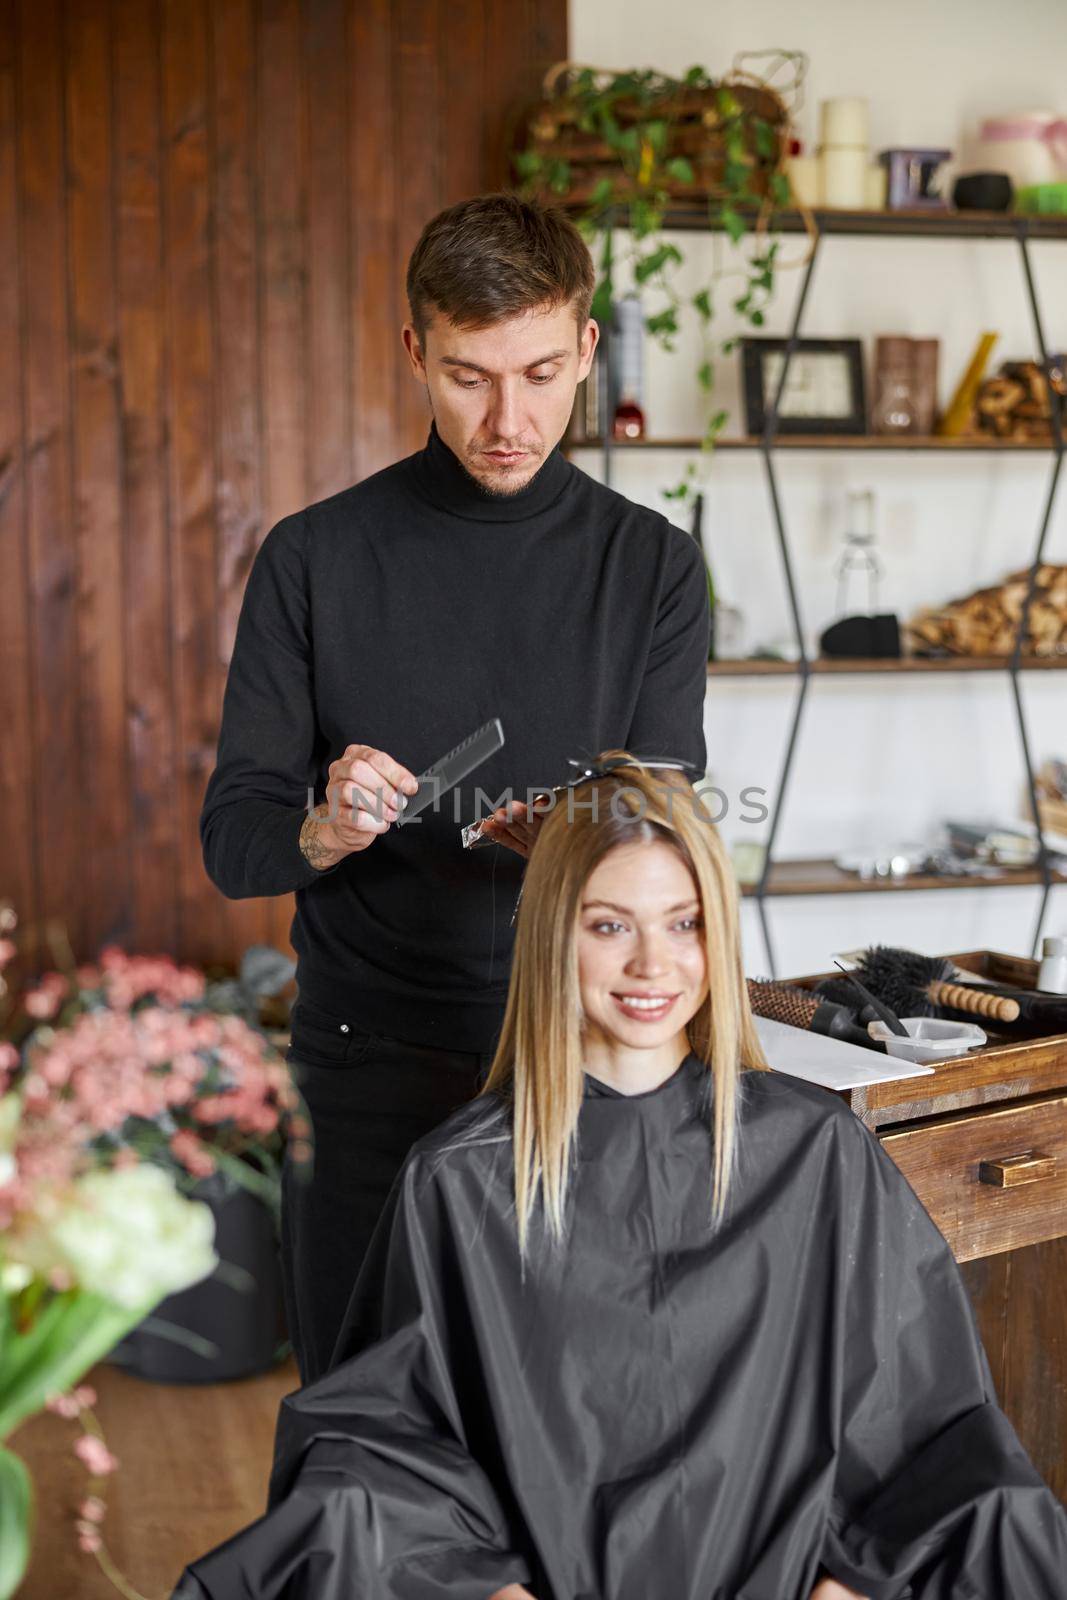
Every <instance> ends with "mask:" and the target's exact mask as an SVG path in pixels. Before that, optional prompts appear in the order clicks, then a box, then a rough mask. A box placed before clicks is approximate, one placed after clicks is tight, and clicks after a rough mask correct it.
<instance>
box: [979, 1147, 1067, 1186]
mask: <svg viewBox="0 0 1067 1600" xmlns="http://www.w3.org/2000/svg"><path fill="white" fill-rule="evenodd" d="M1055 1173H1056V1157H1055V1156H1046V1155H1044V1154H1043V1153H1042V1151H1040V1150H1024V1151H1023V1152H1022V1154H1021V1155H1017V1156H1002V1157H1001V1158H1000V1160H999V1161H981V1162H979V1164H978V1180H979V1182H980V1183H991V1184H992V1185H993V1186H994V1188H997V1189H1013V1188H1014V1187H1015V1186H1016V1184H1020V1183H1037V1182H1038V1180H1039V1179H1040V1178H1052V1177H1054V1176H1055Z"/></svg>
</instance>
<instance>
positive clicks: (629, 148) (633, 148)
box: [615, 128, 640, 156]
mask: <svg viewBox="0 0 1067 1600" xmlns="http://www.w3.org/2000/svg"><path fill="white" fill-rule="evenodd" d="M615 142H616V144H617V145H618V148H619V149H620V150H621V151H622V153H623V155H627V156H635V155H636V154H637V152H638V150H639V148H640V143H639V139H638V134H637V129H636V128H625V129H624V130H623V131H622V132H621V133H620V134H619V136H618V138H617V140H616V141H615Z"/></svg>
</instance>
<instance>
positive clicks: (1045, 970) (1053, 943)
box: [1037, 938, 1067, 994]
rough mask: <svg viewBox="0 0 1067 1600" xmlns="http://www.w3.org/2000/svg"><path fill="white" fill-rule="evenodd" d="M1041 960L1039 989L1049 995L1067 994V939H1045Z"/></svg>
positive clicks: (1038, 974)
mask: <svg viewBox="0 0 1067 1600" xmlns="http://www.w3.org/2000/svg"><path fill="white" fill-rule="evenodd" d="M1041 958H1042V959H1041V965H1040V967H1039V968H1038V973H1037V987H1038V988H1039V989H1044V990H1045V991H1046V993H1048V994H1067V939H1056V938H1047V939H1045V940H1044V942H1043V944H1042V946H1041Z"/></svg>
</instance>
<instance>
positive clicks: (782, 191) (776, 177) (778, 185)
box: [770, 172, 793, 206]
mask: <svg viewBox="0 0 1067 1600" xmlns="http://www.w3.org/2000/svg"><path fill="white" fill-rule="evenodd" d="M770 190H771V199H772V200H773V201H774V203H775V205H776V206H787V205H788V204H789V202H790V200H791V199H792V197H793V196H792V190H791V189H790V187H789V179H788V178H787V177H786V175H785V173H784V172H772V173H771V182H770Z"/></svg>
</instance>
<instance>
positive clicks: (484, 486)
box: [426, 388, 545, 500]
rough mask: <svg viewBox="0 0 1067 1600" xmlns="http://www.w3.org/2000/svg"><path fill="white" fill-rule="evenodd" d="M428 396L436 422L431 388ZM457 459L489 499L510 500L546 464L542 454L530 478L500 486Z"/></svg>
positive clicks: (475, 484)
mask: <svg viewBox="0 0 1067 1600" xmlns="http://www.w3.org/2000/svg"><path fill="white" fill-rule="evenodd" d="M426 398H427V400H428V402H429V406H430V415H431V416H432V417H433V419H434V421H435V422H436V421H437V413H436V411H435V410H434V408H433V396H432V395H431V394H430V391H429V388H427V390H426ZM437 431H438V433H440V432H441V430H440V428H438V430H437ZM441 442H442V444H443V443H444V439H443V438H442V441H441ZM448 448H451V446H448ZM453 454H454V455H455V451H453ZM456 460H457V461H458V462H459V464H460V466H461V467H462V468H463V470H464V472H465V473H466V474H467V477H468V478H469V479H470V481H471V482H472V483H473V484H474V486H475V488H477V489H480V490H481V491H482V493H483V494H484V495H485V497H486V499H487V500H510V499H511V498H512V497H513V496H514V495H517V494H521V493H522V491H523V490H524V489H526V488H529V486H530V484H531V483H532V482H533V481H534V479H535V478H536V477H537V474H538V473H539V472H540V470H541V468H542V467H543V466H544V464H545V458H544V455H541V456H539V457H538V458H537V466H536V467H535V468H534V470H533V471H532V472H531V473H530V476H529V477H528V478H524V479H523V481H522V482H521V483H516V484H509V483H504V484H501V485H499V486H498V485H497V484H495V483H493V484H490V483H486V482H485V481H484V480H483V479H482V478H479V477H477V476H476V474H475V473H473V472H472V471H471V469H470V467H468V465H467V463H466V462H465V461H464V460H463V459H462V457H460V456H456Z"/></svg>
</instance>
